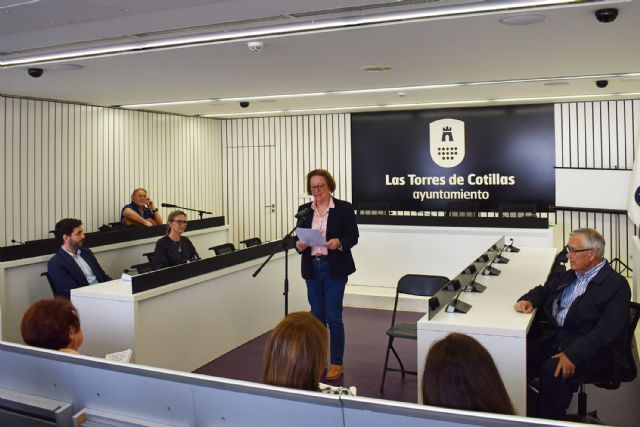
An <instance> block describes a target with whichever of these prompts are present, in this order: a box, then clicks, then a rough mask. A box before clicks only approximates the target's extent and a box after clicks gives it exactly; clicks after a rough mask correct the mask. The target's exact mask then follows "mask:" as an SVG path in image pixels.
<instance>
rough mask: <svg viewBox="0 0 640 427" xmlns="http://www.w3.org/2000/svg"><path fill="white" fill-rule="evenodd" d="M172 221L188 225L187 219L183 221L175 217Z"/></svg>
mask: <svg viewBox="0 0 640 427" xmlns="http://www.w3.org/2000/svg"><path fill="white" fill-rule="evenodd" d="M172 222H175V223H176V224H178V225H187V221H182V220H180V219H174V220H173V221H172Z"/></svg>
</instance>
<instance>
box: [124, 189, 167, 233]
mask: <svg viewBox="0 0 640 427" xmlns="http://www.w3.org/2000/svg"><path fill="white" fill-rule="evenodd" d="M120 221H121V222H122V223H123V224H124V225H137V224H139V225H144V226H145V227H152V226H154V225H160V224H162V216H161V215H160V212H158V208H157V207H156V205H155V204H154V203H153V200H151V199H150V198H149V196H148V194H147V190H145V189H144V188H136V189H135V190H133V192H132V193H131V203H129V204H128V205H125V206H124V207H123V208H122V211H121V213H120Z"/></svg>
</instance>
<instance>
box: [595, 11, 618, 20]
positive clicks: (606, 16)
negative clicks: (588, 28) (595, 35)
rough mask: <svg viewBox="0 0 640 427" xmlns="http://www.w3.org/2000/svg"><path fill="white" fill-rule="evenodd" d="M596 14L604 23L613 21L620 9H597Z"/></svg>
mask: <svg viewBox="0 0 640 427" xmlns="http://www.w3.org/2000/svg"><path fill="white" fill-rule="evenodd" d="M595 14H596V19H597V20H598V22H603V23H608V22H613V21H615V20H616V18H617V17H618V9H614V8H607V9H598V10H596V12H595Z"/></svg>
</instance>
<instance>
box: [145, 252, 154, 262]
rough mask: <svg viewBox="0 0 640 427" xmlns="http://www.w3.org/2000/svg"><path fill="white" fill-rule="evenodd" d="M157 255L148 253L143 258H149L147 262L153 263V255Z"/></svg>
mask: <svg viewBox="0 0 640 427" xmlns="http://www.w3.org/2000/svg"><path fill="white" fill-rule="evenodd" d="M154 254H155V252H147V253H145V254H142V256H144V257H147V260H148V261H149V262H153V255H154Z"/></svg>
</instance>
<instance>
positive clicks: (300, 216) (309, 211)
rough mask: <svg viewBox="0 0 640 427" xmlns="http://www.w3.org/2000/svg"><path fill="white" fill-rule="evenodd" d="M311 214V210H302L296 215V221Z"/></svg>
mask: <svg viewBox="0 0 640 427" xmlns="http://www.w3.org/2000/svg"><path fill="white" fill-rule="evenodd" d="M311 212H313V209H311V208H304V209H302V210H301V211H300V212H298V213H297V214H296V219H301V218H306V217H307V215H309V214H310V213H311Z"/></svg>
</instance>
